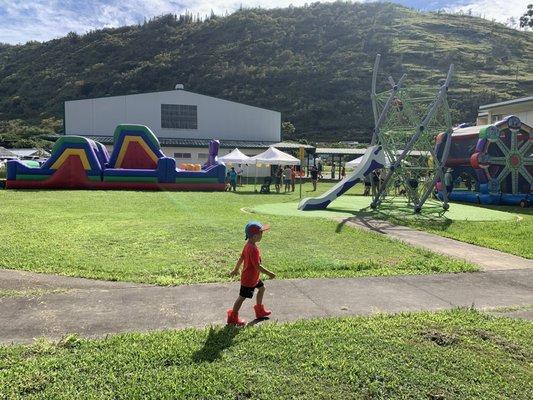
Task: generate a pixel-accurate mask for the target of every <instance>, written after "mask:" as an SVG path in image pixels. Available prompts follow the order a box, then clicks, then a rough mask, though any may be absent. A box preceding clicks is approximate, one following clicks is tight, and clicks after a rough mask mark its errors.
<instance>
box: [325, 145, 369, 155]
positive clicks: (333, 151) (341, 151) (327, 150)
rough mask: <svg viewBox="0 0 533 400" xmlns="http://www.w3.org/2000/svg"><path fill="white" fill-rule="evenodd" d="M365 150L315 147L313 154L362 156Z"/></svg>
mask: <svg viewBox="0 0 533 400" xmlns="http://www.w3.org/2000/svg"><path fill="white" fill-rule="evenodd" d="M365 151H366V149H353V148H347V147H344V148H343V147H317V148H316V151H315V154H346V155H348V154H350V155H354V154H355V155H362V154H365Z"/></svg>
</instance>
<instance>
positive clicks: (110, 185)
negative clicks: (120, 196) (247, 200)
mask: <svg viewBox="0 0 533 400" xmlns="http://www.w3.org/2000/svg"><path fill="white" fill-rule="evenodd" d="M218 148H219V142H218V141H215V140H213V141H211V143H210V144H209V158H208V162H207V163H206V164H204V165H203V166H201V167H195V168H188V169H187V170H186V169H177V168H176V161H175V160H174V159H173V158H170V157H166V156H165V155H164V154H163V152H162V151H161V146H160V144H159V141H158V140H157V137H156V136H155V135H154V134H153V132H152V131H151V130H150V129H149V128H147V127H146V126H143V125H119V126H118V127H117V128H116V129H115V133H114V147H113V153H112V154H111V156H109V154H108V152H107V150H106V148H105V146H104V145H102V144H101V143H98V142H95V141H93V140H90V139H87V138H85V137H81V136H64V137H61V138H60V139H59V140H58V141H57V142H56V143H55V145H54V147H53V149H52V155H51V157H50V158H49V159H48V160H47V161H46V162H45V163H44V164H43V165H42V166H41V167H38V168H31V167H28V166H26V165H24V164H23V163H22V162H20V161H16V160H13V161H8V163H7V180H6V188H8V189H10V188H11V189H118V190H120V189H132V190H224V174H225V167H224V165H223V164H222V163H219V162H217V160H216V158H217V155H218Z"/></svg>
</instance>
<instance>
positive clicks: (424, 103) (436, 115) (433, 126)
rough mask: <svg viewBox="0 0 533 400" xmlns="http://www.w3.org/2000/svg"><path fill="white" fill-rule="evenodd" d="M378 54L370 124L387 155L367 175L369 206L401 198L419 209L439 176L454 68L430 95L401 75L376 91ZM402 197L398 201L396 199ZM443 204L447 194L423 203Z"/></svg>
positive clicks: (448, 132) (445, 206)
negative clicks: (376, 169)
mask: <svg viewBox="0 0 533 400" xmlns="http://www.w3.org/2000/svg"><path fill="white" fill-rule="evenodd" d="M378 67H379V55H378V56H377V57H376V64H375V66H374V76H373V82H372V106H373V111H374V122H375V129H374V135H373V138H372V144H376V142H377V143H379V144H380V145H381V146H382V147H383V150H384V152H385V154H386V157H387V158H388V160H389V165H388V167H387V168H385V169H383V170H382V171H379V172H378V174H379V179H372V184H373V197H372V204H371V207H372V208H374V209H376V208H379V207H387V205H392V204H394V207H398V206H399V204H401V203H402V202H404V203H406V207H408V208H411V209H412V210H414V211H415V212H417V213H418V212H420V211H421V210H422V207H423V206H424V204H426V201H427V200H428V198H430V197H432V195H433V193H434V190H435V185H436V184H437V182H438V181H441V182H443V181H444V173H445V171H444V164H445V162H446V159H447V157H448V152H449V147H450V138H451V133H452V124H451V117H450V110H449V106H448V101H447V90H448V87H449V84H450V81H451V76H452V73H453V65H452V66H450V69H449V71H448V76H447V77H446V80H445V81H444V82H443V83H442V85H441V86H440V88H439V90H438V92H437V93H436V95H434V96H420V91H417V90H416V88H406V87H404V80H405V77H406V75H403V76H402V77H401V78H400V80H399V81H398V82H394V80H393V78H392V77H389V79H388V83H389V85H390V89H389V90H386V91H384V92H381V93H376V92H375V87H376V78H377V70H378ZM400 199H402V200H400ZM428 206H429V207H437V208H439V209H440V210H442V209H444V210H447V209H448V199H447V196H446V195H445V196H444V199H443V202H442V203H440V201H437V200H435V201H431V202H429V203H428V204H427V205H426V207H428Z"/></svg>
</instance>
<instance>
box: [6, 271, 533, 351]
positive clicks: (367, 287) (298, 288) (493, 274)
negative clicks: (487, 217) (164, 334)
mask: <svg viewBox="0 0 533 400" xmlns="http://www.w3.org/2000/svg"><path fill="white" fill-rule="evenodd" d="M266 286H267V292H266V294H265V304H266V305H267V306H268V307H270V308H271V309H272V310H273V312H274V313H273V316H272V319H271V321H292V320H296V319H300V318H315V317H329V316H344V315H369V314H372V313H378V312H401V311H419V310H442V309H450V308H454V307H458V306H463V307H470V306H474V307H476V308H480V309H487V308H498V307H524V306H528V305H531V304H533V269H521V270H505V271H489V272H480V273H470V274H468V273H465V274H442V275H425V276H395V277H371V278H354V279H310V280H273V281H267V282H266ZM238 287H239V286H238V283H237V282H233V283H225V284H208V285H190V286H177V287H157V286H148V285H135V284H128V283H113V282H99V281H92V280H87V279H77V278H65V277H57V276H50V275H41V274H33V273H28V272H20V271H6V270H3V271H0V290H6V289H9V290H35V289H40V290H55V289H61V290H64V291H62V292H59V293H54V292H52V293H50V294H44V295H40V296H37V297H31V296H30V297H4V298H0V343H4V344H7V343H29V342H31V341H32V340H33V339H34V338H38V337H43V336H44V337H47V338H50V339H58V338H60V337H62V336H64V335H66V334H68V333H78V334H80V335H82V336H85V337H102V336H105V335H107V334H113V333H118V332H126V331H149V330H159V329H167V328H185V327H203V326H207V325H211V324H222V323H224V318H225V312H226V309H227V308H228V307H229V306H230V305H231V304H232V303H233V301H234V299H235V297H236V295H237V293H238ZM252 304H253V303H252V302H251V301H247V302H246V303H245V305H244V308H243V312H242V315H243V317H245V318H247V319H248V320H251V319H252V317H253V314H252V309H251V306H252ZM531 314H532V313H531V311H525V312H522V315H521V316H522V317H525V318H532V317H533V315H531Z"/></svg>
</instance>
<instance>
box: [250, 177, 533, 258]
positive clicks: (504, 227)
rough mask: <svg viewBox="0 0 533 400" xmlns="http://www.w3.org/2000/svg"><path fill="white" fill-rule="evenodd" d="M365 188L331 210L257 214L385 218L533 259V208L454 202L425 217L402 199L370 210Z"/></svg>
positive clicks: (277, 207)
mask: <svg viewBox="0 0 533 400" xmlns="http://www.w3.org/2000/svg"><path fill="white" fill-rule="evenodd" d="M360 194H361V187H360V185H358V186H356V187H355V188H354V189H352V190H351V191H350V192H348V194H347V195H344V196H342V197H340V198H339V199H337V200H336V201H334V202H333V203H331V204H330V206H329V207H328V209H327V210H324V211H311V212H303V211H298V210H297V209H296V204H297V203H296V202H295V203H293V204H290V205H289V204H282V203H275V202H272V203H271V204H259V205H256V206H254V207H252V210H253V211H255V212H257V213H264V214H275V215H285V216H304V217H313V216H314V217H319V218H328V217H329V218H347V217H352V216H355V215H359V216H369V217H373V218H379V219H385V220H388V221H391V222H393V223H395V224H399V225H406V226H409V227H412V228H415V229H419V230H424V231H427V232H432V233H436V234H439V235H442V236H446V237H449V238H452V239H456V240H460V241H463V242H467V243H472V244H476V245H479V246H483V247H489V248H492V249H496V250H500V251H503V252H506V253H511V254H516V255H519V256H522V257H526V258H533V246H531V239H530V237H531V235H532V234H533V208H531V207H530V208H526V209H522V208H520V207H509V206H479V205H475V204H458V203H450V210H449V211H448V212H446V213H444V214H442V209H441V208H440V207H439V208H436V207H431V206H430V207H427V208H426V209H424V210H423V212H422V214H421V215H415V214H413V213H412V210H411V209H408V208H407V207H404V206H403V204H404V203H403V202H402V201H401V200H398V201H397V202H396V203H395V204H398V205H399V206H400V207H401V208H402V209H401V210H400V209H399V208H398V207H391V206H390V205H387V204H384V206H383V207H382V208H380V209H379V210H377V211H373V210H371V209H370V207H369V205H370V202H371V198H370V197H363V196H360Z"/></svg>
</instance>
